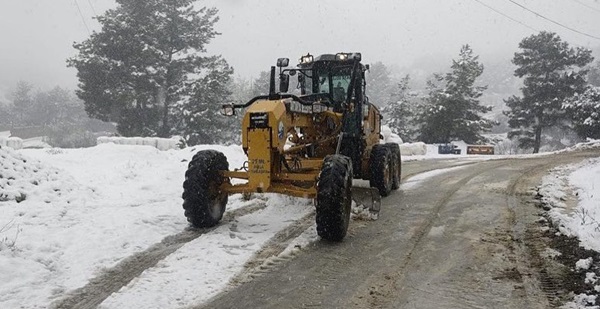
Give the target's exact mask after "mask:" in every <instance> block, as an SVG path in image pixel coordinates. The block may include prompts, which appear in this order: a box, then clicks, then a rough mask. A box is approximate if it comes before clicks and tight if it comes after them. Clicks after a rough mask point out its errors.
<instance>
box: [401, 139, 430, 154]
mask: <svg viewBox="0 0 600 309" xmlns="http://www.w3.org/2000/svg"><path fill="white" fill-rule="evenodd" d="M400 153H401V154H402V155H403V156H424V155H426V154H427V145H426V144H425V143H423V142H417V143H404V144H401V145H400Z"/></svg>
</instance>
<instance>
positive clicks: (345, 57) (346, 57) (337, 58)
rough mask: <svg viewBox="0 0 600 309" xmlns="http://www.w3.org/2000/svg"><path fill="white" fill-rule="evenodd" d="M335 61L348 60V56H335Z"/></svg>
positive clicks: (344, 54)
mask: <svg viewBox="0 0 600 309" xmlns="http://www.w3.org/2000/svg"><path fill="white" fill-rule="evenodd" d="M335 60H340V61H344V60H348V54H346V53H338V54H336V55H335Z"/></svg>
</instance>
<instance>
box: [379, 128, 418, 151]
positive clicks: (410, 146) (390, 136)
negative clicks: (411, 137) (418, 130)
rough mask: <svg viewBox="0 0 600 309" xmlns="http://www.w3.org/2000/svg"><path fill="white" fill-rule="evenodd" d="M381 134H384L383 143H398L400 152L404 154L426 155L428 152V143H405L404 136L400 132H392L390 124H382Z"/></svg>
mask: <svg viewBox="0 0 600 309" xmlns="http://www.w3.org/2000/svg"><path fill="white" fill-rule="evenodd" d="M381 135H383V140H382V141H381V143H384V144H385V143H396V144H398V145H400V153H401V154H402V155H403V156H424V155H425V154H427V145H425V143H423V142H417V143H404V142H403V141H402V138H400V136H398V134H395V133H392V129H390V127H388V126H381Z"/></svg>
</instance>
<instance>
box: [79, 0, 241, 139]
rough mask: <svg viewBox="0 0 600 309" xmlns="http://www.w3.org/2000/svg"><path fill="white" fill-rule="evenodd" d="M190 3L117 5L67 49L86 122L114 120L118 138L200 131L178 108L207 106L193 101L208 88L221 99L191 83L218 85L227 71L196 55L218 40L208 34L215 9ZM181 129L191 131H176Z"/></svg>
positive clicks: (216, 60)
mask: <svg viewBox="0 0 600 309" xmlns="http://www.w3.org/2000/svg"><path fill="white" fill-rule="evenodd" d="M194 3H195V0H166V1H163V0H148V1H136V0H117V4H118V6H117V8H115V9H111V10H108V11H107V12H106V13H105V14H103V15H101V16H99V17H98V22H99V23H100V24H101V25H102V30H101V31H100V32H94V33H92V35H91V36H90V38H88V39H87V40H85V41H83V42H81V43H76V44H74V47H75V48H76V49H77V50H78V51H79V54H78V55H77V56H75V57H72V58H70V59H69V60H68V64H69V66H72V67H75V68H76V69H77V70H78V74H77V76H78V78H79V88H80V89H79V90H78V91H77V95H78V96H79V97H80V98H81V99H82V100H83V101H84V103H85V107H86V111H87V113H88V114H89V115H90V116H91V117H94V118H98V119H101V120H104V121H115V122H117V124H118V126H117V128H118V130H119V133H121V134H123V135H125V136H136V135H137V136H161V137H166V136H170V135H172V134H181V135H184V134H186V133H187V132H188V131H190V130H198V131H202V130H204V128H203V126H201V125H200V123H201V121H197V120H198V119H193V120H192V119H186V117H187V116H190V117H195V116H192V115H194V113H191V112H189V113H186V112H182V111H181V108H183V107H185V108H189V109H190V110H191V109H194V110H197V109H200V106H201V105H203V104H206V101H204V102H203V101H200V100H199V97H207V96H210V95H208V94H207V92H212V91H213V90H214V91H215V92H216V93H218V94H224V93H223V92H222V91H221V90H222V89H220V88H219V89H215V88H212V87H206V86H198V83H201V82H203V81H205V79H206V78H208V77H209V76H211V77H210V79H213V78H215V77H220V78H225V79H224V80H221V81H222V82H223V84H225V83H227V82H228V78H229V77H228V76H229V75H231V73H232V70H231V68H230V67H229V66H227V65H226V64H225V65H224V64H223V62H224V60H223V59H221V58H220V57H214V56H213V57H210V56H203V54H204V53H206V49H205V47H206V45H207V44H208V43H209V42H210V41H211V39H213V38H214V37H215V36H217V35H219V33H217V32H216V31H215V30H214V28H213V27H214V24H215V23H216V22H217V21H218V17H217V10H216V9H215V8H201V9H196V8H195V7H194ZM198 91H203V93H202V94H199V93H198ZM220 99H221V102H222V101H225V100H226V99H227V98H226V97H222V98H220ZM211 102H213V103H214V100H211ZM211 108H214V109H215V110H218V109H219V106H218V105H214V106H211ZM182 123H185V124H186V125H190V126H191V127H186V131H182V130H181V128H182V127H183V126H182V125H181V124H182ZM205 133H206V135H211V134H212V133H211V132H205Z"/></svg>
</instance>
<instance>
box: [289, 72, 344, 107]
mask: <svg viewBox="0 0 600 309" xmlns="http://www.w3.org/2000/svg"><path fill="white" fill-rule="evenodd" d="M314 71H315V78H311V77H312V74H311V73H313V72H312V71H306V73H307V75H308V76H305V78H304V83H302V84H301V88H302V93H303V94H305V95H308V94H314V93H330V94H331V95H332V97H333V100H334V101H336V102H341V101H344V100H345V98H346V94H347V93H348V87H349V86H350V79H351V75H352V74H351V71H352V68H351V67H349V66H346V67H334V68H328V67H321V68H315V69H314ZM311 85H312V87H310V86H311Z"/></svg>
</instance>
